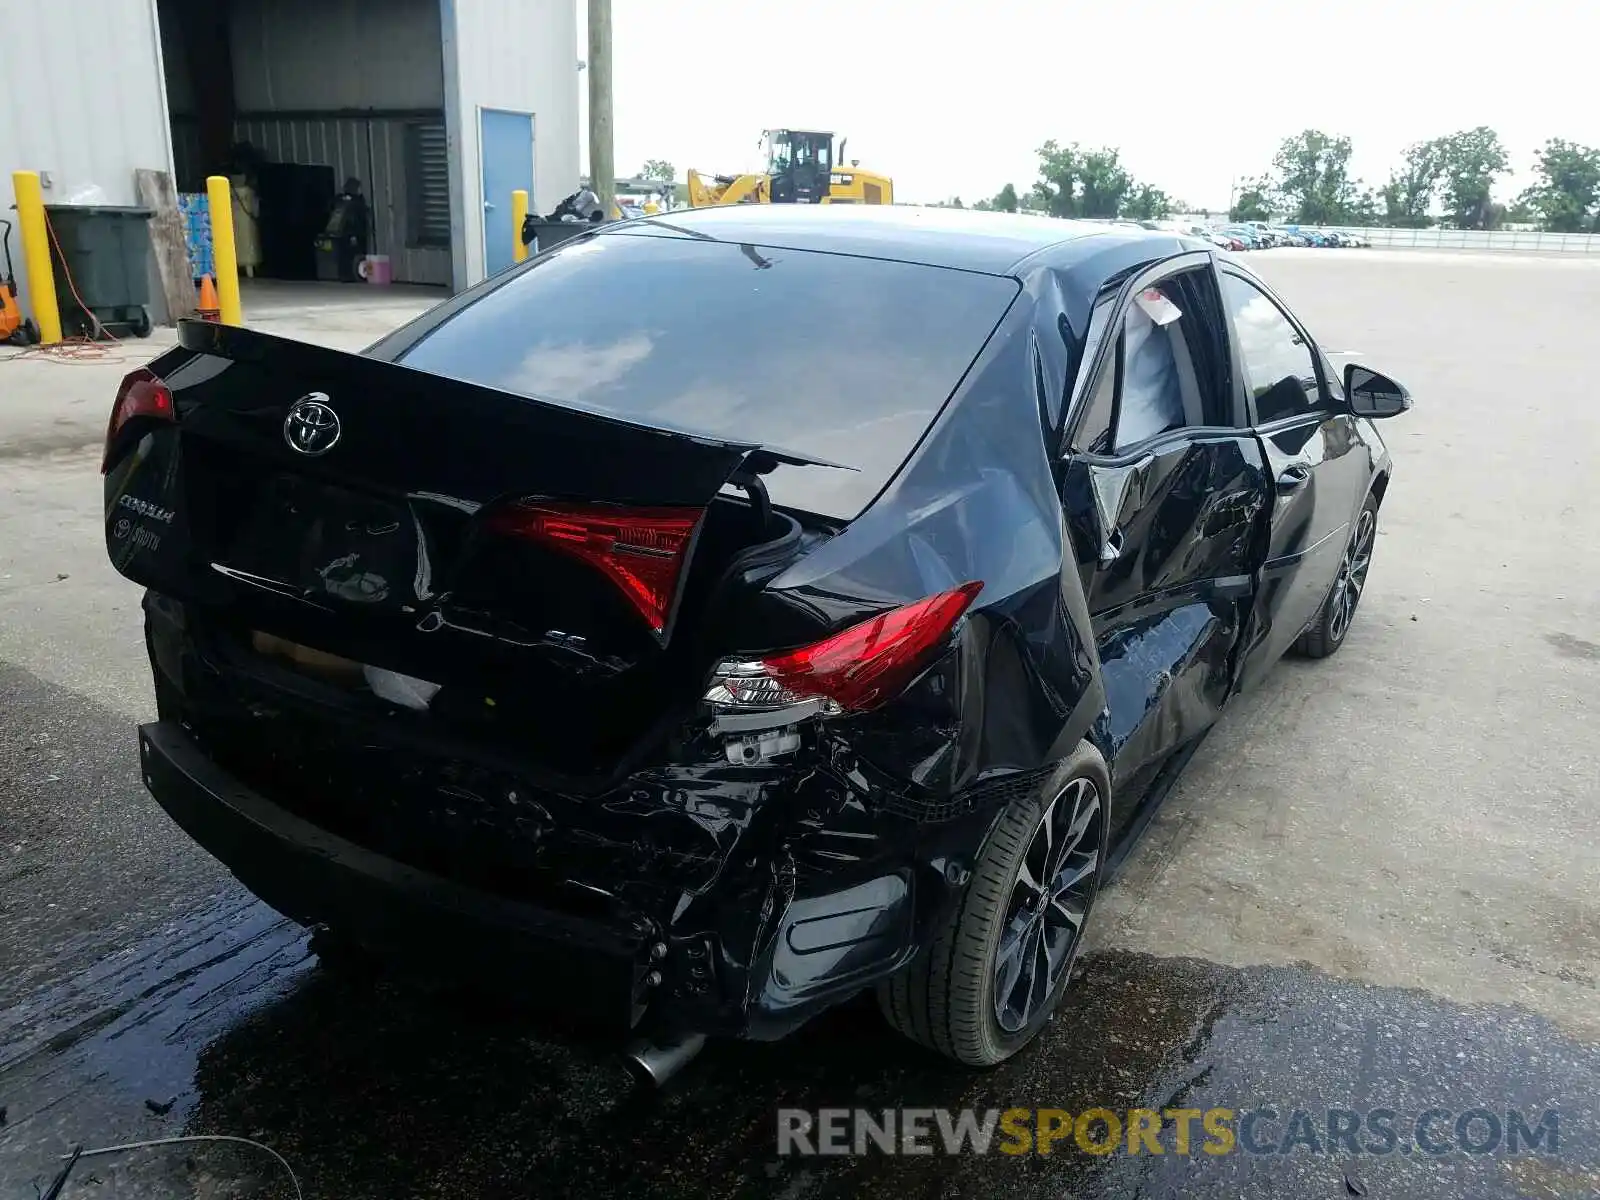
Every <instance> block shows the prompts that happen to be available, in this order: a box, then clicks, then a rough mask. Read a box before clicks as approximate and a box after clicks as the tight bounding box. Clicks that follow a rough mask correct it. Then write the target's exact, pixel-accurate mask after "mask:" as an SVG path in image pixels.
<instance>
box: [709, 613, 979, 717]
mask: <svg viewBox="0 0 1600 1200" xmlns="http://www.w3.org/2000/svg"><path fill="white" fill-rule="evenodd" d="M982 590H983V584H982V583H965V584H962V585H961V586H960V587H958V588H954V589H952V590H950V591H948V592H941V593H939V594H938V595H937V596H929V597H927V598H926V599H924V600H918V601H916V602H915V603H913V604H907V605H905V606H903V607H901V608H896V609H891V610H890V611H888V612H886V613H880V614H879V615H878V616H876V617H871V618H869V619H868V620H865V621H862V622H861V623H859V624H857V625H852V626H850V627H849V628H848V629H844V630H841V631H840V632H839V633H836V634H834V635H833V636H831V637H828V638H824V639H823V640H822V641H820V642H817V643H815V644H813V645H810V646H806V647H803V648H801V649H799V650H785V651H782V652H779V653H776V654H769V655H764V656H762V657H760V658H748V659H746V658H726V659H723V660H722V661H721V662H720V663H718V664H717V668H716V670H715V671H714V672H713V674H712V678H711V684H710V686H709V687H708V688H707V689H706V693H705V699H706V700H707V701H708V702H709V703H711V704H712V705H713V706H715V707H716V708H717V709H718V710H719V711H720V712H748V713H756V712H765V711H773V710H781V709H787V708H792V707H794V706H796V705H804V704H808V703H810V704H815V705H817V706H818V708H817V711H819V712H822V713H824V714H827V715H837V714H840V713H847V712H867V711H869V710H871V709H874V708H876V707H878V706H879V705H881V704H883V703H884V702H885V701H888V700H891V699H893V698H894V697H896V696H898V695H900V693H902V692H903V691H905V689H906V688H907V687H908V686H910V684H911V682H912V681H913V680H914V679H915V678H916V677H917V675H918V674H919V673H920V672H921V671H922V669H923V668H924V667H925V666H927V664H928V662H929V661H930V660H931V659H932V657H933V656H934V654H935V652H937V651H938V650H939V649H940V648H941V647H942V646H943V645H944V644H945V641H946V639H947V638H948V637H949V636H950V633H951V632H952V631H953V630H954V629H955V627H956V624H957V622H959V621H960V620H961V618H962V617H963V616H965V615H966V612H967V609H968V608H970V607H971V606H972V602H973V601H974V600H975V599H977V596H978V593H979V592H981V591H982Z"/></svg>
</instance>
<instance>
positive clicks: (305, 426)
mask: <svg viewBox="0 0 1600 1200" xmlns="http://www.w3.org/2000/svg"><path fill="white" fill-rule="evenodd" d="M342 432H343V429H342V428H341V427H340V425H339V414H338V413H336V412H334V411H333V408H332V406H331V405H329V403H328V396H327V393H326V392H312V393H311V394H310V395H308V396H301V397H300V399H298V400H296V401H295V402H294V403H293V404H292V405H290V406H289V415H288V416H286V417H284V419H283V440H284V441H286V442H288V443H289V448H290V449H291V450H298V451H299V452H300V453H301V454H310V455H313V456H315V455H318V454H326V453H327V452H328V451H329V450H332V449H333V448H334V446H336V445H337V444H338V442H339V435H340V433H342Z"/></svg>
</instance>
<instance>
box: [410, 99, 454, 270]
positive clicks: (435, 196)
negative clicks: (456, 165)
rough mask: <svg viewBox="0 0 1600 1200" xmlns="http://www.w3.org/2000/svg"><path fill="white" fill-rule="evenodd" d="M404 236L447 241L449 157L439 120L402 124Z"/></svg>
mask: <svg viewBox="0 0 1600 1200" xmlns="http://www.w3.org/2000/svg"><path fill="white" fill-rule="evenodd" d="M406 191H407V200H408V203H407V204H406V209H407V212H408V213H409V214H410V221H409V222H408V224H409V225H410V228H409V229H408V230H407V236H406V240H407V241H408V243H409V244H410V245H413V246H448V245H449V244H450V157H449V142H448V140H447V139H446V137H445V131H444V122H443V121H412V122H411V123H410V124H408V125H407V126H406Z"/></svg>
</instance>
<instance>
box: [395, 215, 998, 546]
mask: <svg viewBox="0 0 1600 1200" xmlns="http://www.w3.org/2000/svg"><path fill="white" fill-rule="evenodd" d="M1018 286H1019V285H1018V284H1017V283H1016V281H1014V280H1012V279H1006V278H1001V277H998V276H993V275H980V274H975V273H972V272H968V271H957V270H947V269H944V268H940V267H928V266H919V265H915V264H910V263H901V262H886V261H883V260H881V259H870V258H854V257H846V256H841V255H833V254H822V253H815V252H811V251H802V250H784V249H773V248H769V247H765V246H750V245H737V244H731V243H726V242H716V241H710V240H703V241H702V240H693V239H689V238H680V237H666V236H657V235H645V234H610V235H605V236H601V237H598V238H593V239H590V240H588V241H586V242H581V243H576V244H573V245H571V246H567V247H564V248H562V249H560V250H558V251H556V252H555V253H553V254H552V255H551V256H550V257H548V258H546V259H543V260H541V261H539V262H537V263H536V264H535V265H534V266H532V267H530V268H528V269H527V270H526V271H524V272H523V273H522V274H520V275H519V276H517V277H516V278H514V279H511V280H510V281H508V282H506V283H504V284H503V285H501V286H498V287H492V288H491V289H490V290H488V291H487V292H486V293H485V294H483V295H482V297H481V298H479V299H476V300H474V301H472V302H471V303H468V304H467V305H466V306H465V307H463V308H461V309H460V310H459V311H458V312H456V313H455V315H453V316H450V317H447V318H446V319H445V320H444V322H443V323H442V324H440V325H438V326H436V327H435V328H433V329H432V330H430V331H429V332H427V333H425V334H423V335H422V337H421V339H420V340H419V341H417V342H416V343H414V344H413V345H412V346H410V347H409V348H408V349H406V350H405V351H404V352H403V353H401V354H400V355H398V356H397V357H398V361H400V362H403V363H405V364H406V365H407V366H410V367H416V368H419V369H421V370H424V371H432V372H434V373H436V374H441V375H448V376H452V377H455V378H458V379H465V380H469V381H472V382H474V383H482V384H487V385H489V386H491V387H496V388H501V389H503V390H506V391H511V392H517V393H520V394H523V395H528V396H537V397H539V398H541V399H545V400H551V401H556V402H559V403H562V404H566V405H570V406H572V407H576V408H586V409H591V410H594V411H599V412H604V413H608V414H612V415H615V416H619V417H622V418H625V419H627V420H631V421H634V422H638V423H643V424H650V425H657V426H666V427H671V428H675V429H683V430H689V431H694V432H700V433H705V434H708V435H710V436H712V437H723V438H727V439H728V440H730V441H747V442H759V443H761V444H763V445H766V446H769V447H772V448H774V449H782V450H790V451H793V452H796V453H798V454H802V455H805V456H807V457H812V458H820V459H826V460H827V461H829V462H834V463H841V464H844V465H846V466H849V467H854V468H856V469H855V470H853V471H842V470H834V469H829V468H825V467H790V466H783V467H779V468H778V470H777V471H776V472H775V473H774V474H773V475H772V476H771V477H770V479H769V487H770V489H771V492H772V498H773V500H774V501H775V502H777V503H778V504H783V505H787V506H789V507H792V508H797V509H801V510H804V511H807V512H813V513H819V514H821V515H824V516H829V517H839V518H849V517H853V516H855V515H856V514H857V513H858V512H860V511H861V509H863V508H864V507H866V505H867V504H868V503H870V502H871V500H872V498H873V496H875V495H876V494H877V492H878V491H879V490H880V489H881V488H882V487H883V485H884V484H885V483H887V482H888V480H889V479H890V478H891V477H892V476H893V474H894V473H895V471H896V470H897V469H898V468H899V466H900V464H901V463H902V462H904V460H905V458H906V456H907V454H908V453H909V452H910V450H911V448H912V447H913V445H915V443H916V441H917V439H918V438H919V437H920V436H921V435H922V433H923V431H924V430H925V429H926V428H927V426H928V424H929V422H930V420H931V418H932V417H933V416H934V414H935V413H936V412H937V411H938V410H939V408H940V407H941V406H942V405H943V404H944V401H945V400H946V399H947V398H948V397H949V395H950V393H951V391H952V390H953V389H954V387H955V385H956V383H957V381H958V380H959V379H960V378H961V376H962V374H963V373H964V372H965V371H966V369H967V367H968V366H969V365H970V364H971V362H972V360H973V358H974V357H975V356H976V354H977V352H978V350H979V349H980V348H981V347H982V345H983V343H984V341H985V339H986V338H987V337H988V336H989V334H990V332H991V331H993V329H994V327H995V325H996V323H997V322H998V321H999V319H1000V317H1001V316H1002V314H1003V313H1004V312H1005V309H1006V306H1007V305H1008V304H1009V303H1010V301H1011V300H1012V298H1013V297H1014V296H1015V295H1016V293H1017V288H1018Z"/></svg>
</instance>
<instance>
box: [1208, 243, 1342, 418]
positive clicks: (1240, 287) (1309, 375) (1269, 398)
mask: <svg viewBox="0 0 1600 1200" xmlns="http://www.w3.org/2000/svg"><path fill="white" fill-rule="evenodd" d="M1222 294H1223V298H1224V299H1225V301H1226V302H1227V305H1228V309H1229V311H1230V312H1231V313H1232V314H1233V327H1234V330H1235V331H1236V333H1237V335H1238V340H1239V357H1240V358H1241V359H1242V360H1243V362H1244V372H1245V380H1246V382H1247V384H1248V385H1249V388H1250V393H1251V395H1252V396H1254V397H1255V406H1256V420H1257V421H1258V422H1261V423H1265V422H1268V421H1277V420H1281V419H1282V418H1284V417H1292V416H1295V415H1296V414H1298V413H1303V412H1311V411H1314V410H1316V409H1318V408H1320V407H1321V406H1322V387H1321V384H1320V382H1319V381H1318V379H1317V368H1316V360H1315V359H1314V358H1313V357H1312V354H1311V348H1310V347H1309V346H1308V345H1306V341H1305V339H1304V338H1303V337H1301V336H1300V331H1299V330H1298V329H1296V328H1295V326H1294V324H1293V323H1292V322H1291V321H1290V320H1289V318H1288V317H1286V316H1285V315H1284V313H1283V310H1282V309H1281V308H1279V307H1278V306H1277V305H1276V304H1275V303H1274V302H1273V301H1272V299H1271V297H1269V296H1268V295H1267V294H1266V293H1265V292H1263V291H1262V290H1261V289H1260V288H1258V287H1256V286H1255V285H1254V284H1253V283H1251V282H1249V281H1248V280H1246V279H1241V278H1240V277H1239V276H1237V275H1232V274H1229V273H1226V272H1224V273H1223V275H1222Z"/></svg>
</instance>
